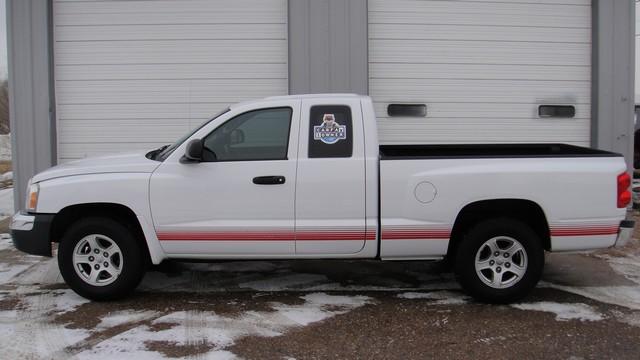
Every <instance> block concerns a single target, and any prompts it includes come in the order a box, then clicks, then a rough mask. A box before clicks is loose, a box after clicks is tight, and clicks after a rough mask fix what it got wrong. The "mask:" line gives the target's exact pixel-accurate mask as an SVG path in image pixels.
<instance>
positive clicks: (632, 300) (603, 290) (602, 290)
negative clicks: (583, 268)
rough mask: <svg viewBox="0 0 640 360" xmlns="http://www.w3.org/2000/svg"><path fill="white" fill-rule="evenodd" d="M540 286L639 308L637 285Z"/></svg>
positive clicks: (639, 288)
mask: <svg viewBox="0 0 640 360" xmlns="http://www.w3.org/2000/svg"><path fill="white" fill-rule="evenodd" d="M539 286H541V287H545V286H546V287H550V288H553V289H557V290H562V291H566V292H568V293H572V294H576V295H580V296H584V297H586V298H589V299H592V300H596V301H599V302H603V303H606V304H612V305H618V306H623V307H626V308H629V309H633V310H640V287H639V286H583V287H578V286H566V285H558V284H551V283H541V284H540V285H539Z"/></svg>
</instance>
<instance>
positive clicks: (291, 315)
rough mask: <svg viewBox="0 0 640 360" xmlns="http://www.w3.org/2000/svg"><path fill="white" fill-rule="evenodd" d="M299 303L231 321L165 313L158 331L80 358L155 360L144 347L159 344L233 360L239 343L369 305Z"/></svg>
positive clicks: (141, 330)
mask: <svg viewBox="0 0 640 360" xmlns="http://www.w3.org/2000/svg"><path fill="white" fill-rule="evenodd" d="M301 299H303V300H304V301H305V302H304V303H303V304H301V305H285V304H278V303H274V304H272V305H271V308H272V310H273V311H247V312H245V313H243V314H240V315H238V316H234V317H227V316H221V315H218V314H216V313H214V312H212V311H178V312H173V313H169V314H167V315H165V316H162V317H159V318H157V319H155V320H153V321H152V325H153V326H162V327H161V328H162V330H159V331H158V330H153V329H151V328H150V327H149V326H139V327H135V328H133V329H131V330H129V331H126V332H123V333H121V334H119V335H117V336H115V337H113V338H110V339H108V340H106V341H103V342H101V343H99V344H98V345H96V346H95V347H93V348H92V349H91V350H86V351H84V352H81V353H80V354H78V357H80V358H83V359H103V358H105V357H107V358H109V357H118V356H121V355H122V354H123V353H126V354H127V356H129V357H135V358H136V359H147V358H154V357H155V356H157V353H156V352H153V351H150V350H148V349H147V346H146V345H145V344H149V343H153V342H161V343H169V344H173V345H177V346H185V345H193V344H200V345H201V346H207V347H210V348H211V349H212V350H211V351H210V352H209V353H208V354H205V355H204V356H202V358H207V359H229V358H234V357H235V356H234V355H233V354H231V353H229V352H228V351H226V350H225V349H226V348H228V347H229V346H231V345H233V343H234V341H235V340H237V339H239V338H242V337H246V336H261V337H274V336H280V335H282V334H284V333H285V332H286V331H287V330H289V329H292V328H295V327H299V326H306V325H308V324H311V323H314V322H318V321H322V320H325V319H327V318H330V317H333V316H336V315H340V314H344V313H346V312H348V311H351V310H353V309H356V308H358V307H361V306H363V305H366V304H368V303H370V302H371V299H370V298H369V297H366V296H342V295H328V294H324V293H313V294H308V295H305V296H302V297H301ZM199 357H200V356H199Z"/></svg>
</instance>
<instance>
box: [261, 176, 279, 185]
mask: <svg viewBox="0 0 640 360" xmlns="http://www.w3.org/2000/svg"><path fill="white" fill-rule="evenodd" d="M285 182H286V179H285V177H284V176H258V177H254V178H253V183H254V184H256V185H282V184H284V183H285Z"/></svg>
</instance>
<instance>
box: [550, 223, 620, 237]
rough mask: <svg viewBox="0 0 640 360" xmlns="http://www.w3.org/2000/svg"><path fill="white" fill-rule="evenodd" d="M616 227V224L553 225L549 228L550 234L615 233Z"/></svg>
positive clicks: (591, 234)
mask: <svg viewBox="0 0 640 360" xmlns="http://www.w3.org/2000/svg"><path fill="white" fill-rule="evenodd" d="M618 228H619V226H618V225H592V226H582V227H575V226H554V227H552V228H551V236H596V235H616V234H617V233H618Z"/></svg>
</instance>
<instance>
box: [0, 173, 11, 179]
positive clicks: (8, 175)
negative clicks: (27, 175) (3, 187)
mask: <svg viewBox="0 0 640 360" xmlns="http://www.w3.org/2000/svg"><path fill="white" fill-rule="evenodd" d="M9 180H13V171H7V172H6V173H4V174H1V175H0V181H9Z"/></svg>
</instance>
